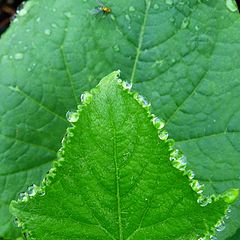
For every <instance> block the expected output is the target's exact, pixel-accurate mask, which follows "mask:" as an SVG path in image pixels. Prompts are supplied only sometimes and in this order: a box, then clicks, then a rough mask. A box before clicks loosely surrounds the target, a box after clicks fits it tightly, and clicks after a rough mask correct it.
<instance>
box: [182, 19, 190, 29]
mask: <svg viewBox="0 0 240 240" xmlns="http://www.w3.org/2000/svg"><path fill="white" fill-rule="evenodd" d="M189 23H190V21H189V18H187V17H186V18H184V19H183V21H182V25H181V29H185V28H187V27H188V25H189Z"/></svg>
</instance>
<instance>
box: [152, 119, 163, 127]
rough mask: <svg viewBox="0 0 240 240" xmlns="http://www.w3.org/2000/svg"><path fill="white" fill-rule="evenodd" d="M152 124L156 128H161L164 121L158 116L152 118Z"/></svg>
mask: <svg viewBox="0 0 240 240" xmlns="http://www.w3.org/2000/svg"><path fill="white" fill-rule="evenodd" d="M152 121H153V125H154V126H155V127H156V128H157V129H162V128H163V127H164V125H165V123H164V121H163V120H162V119H160V118H158V117H155V118H153V120H152Z"/></svg>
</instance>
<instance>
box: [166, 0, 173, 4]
mask: <svg viewBox="0 0 240 240" xmlns="http://www.w3.org/2000/svg"><path fill="white" fill-rule="evenodd" d="M165 3H166V4H168V5H173V0H165Z"/></svg>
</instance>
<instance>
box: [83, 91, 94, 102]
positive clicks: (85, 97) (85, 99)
mask: <svg viewBox="0 0 240 240" xmlns="http://www.w3.org/2000/svg"><path fill="white" fill-rule="evenodd" d="M92 98H93V96H92V94H91V93H90V92H84V93H83V94H82V95H81V102H82V103H90V102H91V101H92Z"/></svg>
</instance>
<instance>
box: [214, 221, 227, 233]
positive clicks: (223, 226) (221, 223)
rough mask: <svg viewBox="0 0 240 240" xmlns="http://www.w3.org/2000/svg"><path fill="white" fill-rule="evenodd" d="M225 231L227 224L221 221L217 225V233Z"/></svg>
mask: <svg viewBox="0 0 240 240" xmlns="http://www.w3.org/2000/svg"><path fill="white" fill-rule="evenodd" d="M224 229H225V223H224V221H223V220H222V221H219V222H218V223H217V225H216V231H217V232H221V231H223V230H224Z"/></svg>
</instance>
